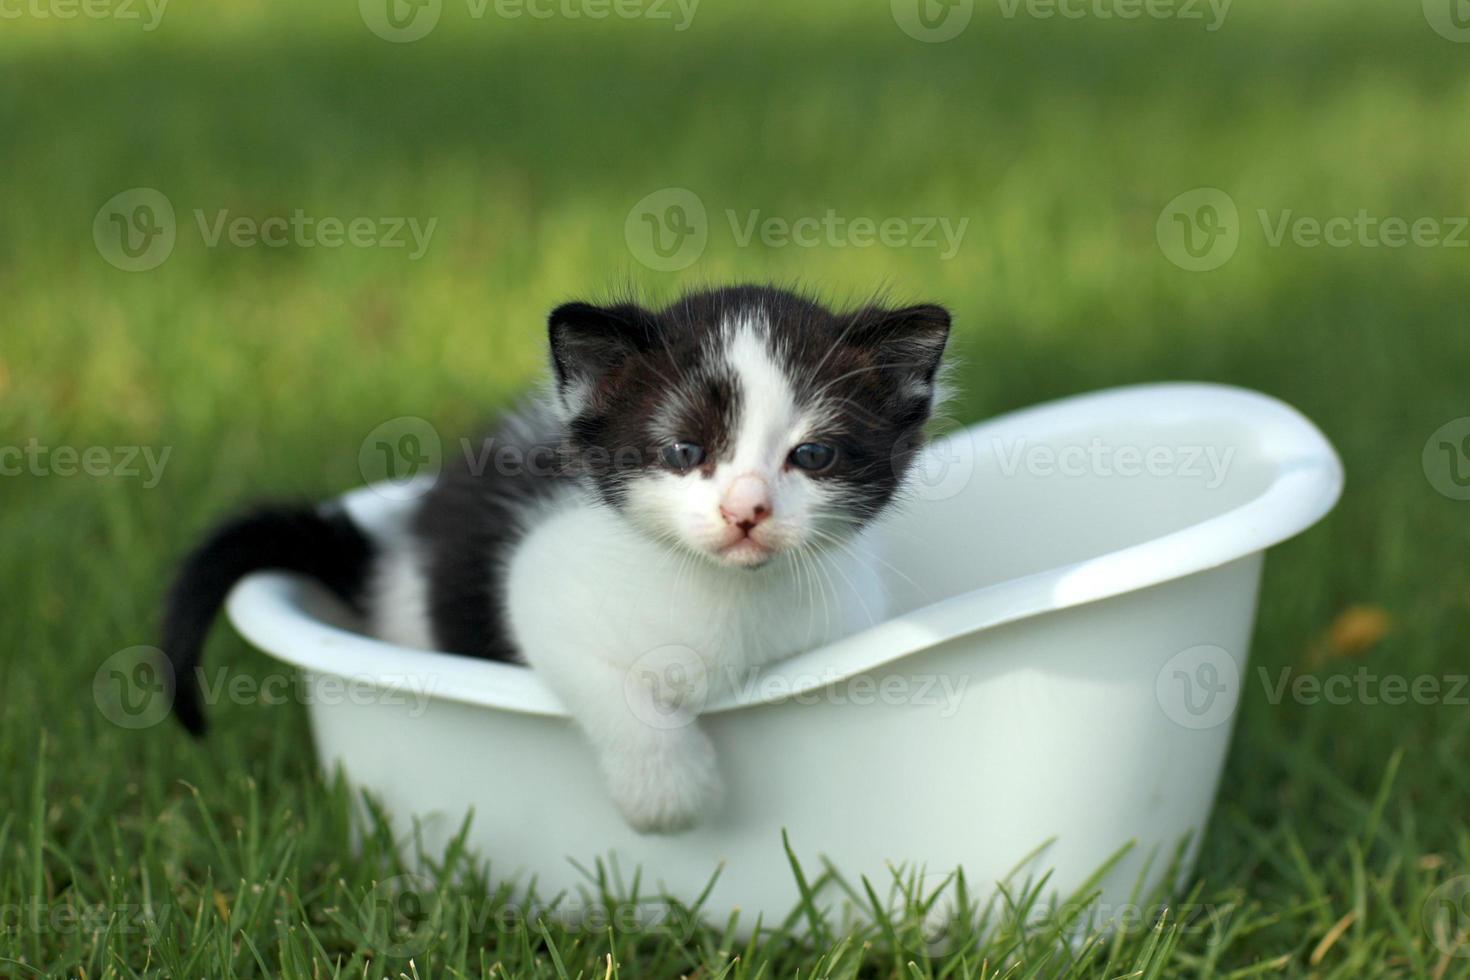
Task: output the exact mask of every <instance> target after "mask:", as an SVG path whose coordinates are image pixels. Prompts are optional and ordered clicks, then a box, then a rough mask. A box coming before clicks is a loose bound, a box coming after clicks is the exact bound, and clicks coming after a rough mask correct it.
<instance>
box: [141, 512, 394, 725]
mask: <svg viewBox="0 0 1470 980" xmlns="http://www.w3.org/2000/svg"><path fill="white" fill-rule="evenodd" d="M372 559H373V547H372V544H371V543H370V542H369V541H368V540H367V538H366V537H364V536H363V534H362V532H361V531H359V530H358V529H357V527H356V525H354V524H353V523H352V521H351V520H350V519H349V518H348V517H347V515H346V514H343V513H340V512H330V513H323V512H322V511H321V510H320V509H318V508H316V507H312V506H310V505H271V506H263V507H258V508H256V509H255V510H252V511H250V512H248V513H246V514H243V515H241V516H239V517H237V518H235V519H234V520H232V521H229V522H227V523H225V524H223V525H221V526H220V527H218V528H217V529H215V531H214V532H213V533H211V534H210V536H209V537H208V538H206V539H205V540H204V542H203V543H202V544H200V545H199V546H198V547H197V548H195V549H194V550H193V551H192V552H190V553H189V555H188V557H186V558H185V559H184V562H183V565H182V566H181V567H180V568H179V572H178V575H177V576H176V578H175V579H174V584H173V587H172V588H171V589H170V590H169V593H168V598H167V600H166V602H165V608H164V615H163V641H162V642H163V651H164V655H165V656H166V657H167V658H168V661H169V664H170V666H171V667H172V668H173V679H174V691H173V695H174V698H173V709H174V714H175V715H176V716H177V717H178V719H179V721H180V722H181V723H183V726H184V727H185V728H187V729H188V730H189V731H190V732H192V733H194V734H195V735H202V734H204V731H205V729H206V727H207V721H206V719H205V716H204V705H203V704H202V700H203V698H202V696H201V694H202V692H201V689H200V686H199V677H198V674H197V671H196V668H197V667H198V666H199V659H200V656H201V654H202V653H203V650H204V641H205V639H206V638H207V637H208V635H209V627H210V624H211V623H213V622H214V618H215V616H216V615H217V614H218V613H219V609H220V606H222V605H223V604H224V601H225V598H226V597H227V596H228V595H229V594H230V589H231V588H233V587H234V585H235V583H236V582H238V581H240V579H242V578H244V577H245V576H246V575H249V574H250V573H251V572H259V571H264V570H266V569H280V570H282V571H288V572H300V573H301V574H303V575H309V576H311V577H312V578H314V579H316V580H318V581H319V582H321V583H323V584H324V585H326V586H327V588H329V589H331V590H332V591H333V592H334V593H336V594H337V596H338V597H339V598H341V599H342V600H343V601H344V602H346V603H348V604H349V605H352V606H357V605H358V603H359V601H360V600H361V598H362V593H363V588H364V586H365V584H366V579H367V575H368V572H369V570H370V568H371V565H372Z"/></svg>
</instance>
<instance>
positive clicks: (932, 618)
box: [226, 382, 1343, 716]
mask: <svg viewBox="0 0 1470 980" xmlns="http://www.w3.org/2000/svg"><path fill="white" fill-rule="evenodd" d="M1140 411H1145V412H1147V413H1148V415H1149V417H1150V418H1151V419H1154V420H1162V421H1167V422H1170V423H1177V422H1187V421H1189V420H1190V419H1201V420H1203V419H1209V420H1212V421H1213V420H1218V419H1219V418H1221V417H1227V416H1228V417H1229V418H1230V419H1231V420H1232V421H1233V422H1236V423H1239V424H1241V425H1243V426H1244V427H1245V428H1246V429H1248V430H1250V432H1251V433H1252V434H1253V435H1254V436H1255V438H1257V439H1258V440H1259V444H1260V446H1261V448H1262V455H1263V456H1264V457H1265V458H1266V459H1268V460H1270V461H1271V462H1272V463H1273V464H1274V467H1275V476H1274V477H1273V478H1272V480H1271V482H1270V483H1269V484H1268V485H1267V486H1266V487H1264V488H1263V489H1262V490H1261V491H1260V493H1258V494H1257V495H1255V496H1254V497H1252V498H1250V499H1249V500H1246V501H1245V502H1243V503H1241V504H1238V505H1237V506H1235V507H1233V508H1230V509H1228V510H1225V511H1222V512H1220V513H1218V514H1216V515H1214V516H1212V517H1208V518H1205V519H1204V520H1201V521H1198V522H1196V523H1194V524H1190V525H1188V526H1186V527H1183V528H1180V529H1179V530H1176V531H1173V532H1170V533H1168V534H1165V535H1161V536H1159V537H1155V538H1151V539H1149V540H1147V541H1144V542H1142V543H1139V544H1135V545H1129V546H1126V547H1123V548H1120V549H1116V550H1113V551H1110V552H1106V553H1104V554H1101V555H1097V556H1094V557H1092V558H1087V559H1083V560H1081V561H1077V562H1072V563H1069V564H1064V565H1058V566H1055V567H1053V568H1050V569H1046V570H1044V571H1040V572H1036V573H1033V574H1030V575H1024V576H1020V577H1017V578H1012V579H1007V580H1005V581H1002V582H995V583H992V584H990V585H986V586H982V587H980V588H978V589H974V590H972V591H970V592H965V593H961V594H959V595H955V596H950V597H948V598H945V599H940V600H938V601H936V602H933V603H930V604H928V605H925V606H921V607H919V608H917V609H914V610H911V611H910V612H907V613H904V614H902V615H900V616H897V617H894V618H892V619H889V620H885V621H884V622H882V623H879V624H877V625H876V626H872V627H869V628H868V629H865V630H863V631H861V632H859V633H856V634H854V635H852V636H849V637H846V638H844V639H842V640H839V641H837V642H835V643H830V644H827V645H826V646H823V647H819V648H816V649H814V650H809V651H806V652H804V653H801V654H798V655H796V656H795V657H791V658H789V659H786V660H783V661H780V662H778V663H775V664H772V665H770V666H769V667H767V668H765V669H764V670H763V671H762V672H761V674H760V676H759V677H758V678H757V680H756V682H755V683H753V684H750V685H747V686H746V687H745V689H744V690H743V691H741V692H737V693H735V694H732V695H730V696H727V697H724V698H722V699H719V700H716V701H713V702H711V703H710V704H709V705H708V706H706V707H705V709H704V711H703V713H705V714H709V713H715V712H724V711H732V710H736V709H739V708H745V707H751V706H755V705H759V704H767V703H772V702H779V701H784V700H787V699H789V698H792V697H794V696H797V695H800V694H803V693H806V692H808V691H812V690H815V689H818V688H823V687H827V686H829V685H831V684H835V683H840V682H841V681H843V680H844V679H846V678H849V677H852V676H854V675H859V674H863V673H864V672H867V671H871V670H874V669H875V668H878V667H882V666H884V665H886V664H889V663H892V662H893V661H896V660H899V659H902V658H904V657H908V656H911V655H913V654H916V653H919V652H921V651H923V650H925V649H928V648H930V647H933V646H937V645H939V644H941V643H946V642H949V641H952V640H955V639H959V638H961V637H964V636H967V635H972V634H976V633H980V632H984V631H985V630H989V629H993V628H995V627H998V626H1002V625H1005V624H1007V623H1014V622H1017V621H1020V620H1024V619H1029V618H1032V617H1035V616H1039V615H1042V614H1045V613H1049V612H1055V611H1058V610H1062V609H1067V608H1070V607H1073V606H1078V605H1082V604H1085V603H1090V602H1097V601H1100V600H1103V599H1107V598H1111V597H1113V596H1119V595H1124V594H1127V593H1131V592H1136V591H1138V590H1141V589H1145V588H1148V587H1150V586H1154V585H1159V584H1162V583H1164V582H1169V581H1173V580H1175V579H1179V578H1183V577H1185V576H1188V575H1192V574H1195V573H1198V572H1203V571H1207V570H1209V569H1212V568H1217V567H1219V566H1221V565H1225V564H1228V563H1230V562H1232V561H1235V560H1237V559H1240V558H1244V557H1246V556H1248V555H1252V554H1255V553H1257V552H1260V551H1264V550H1265V549H1266V548H1269V547H1270V546H1272V545H1274V544H1277V543H1279V542H1281V541H1284V540H1286V539H1288V538H1290V537H1293V536H1295V535H1296V534H1298V533H1300V532H1301V531H1304V530H1306V529H1307V528H1308V527H1310V526H1312V525H1313V524H1315V523H1316V522H1317V521H1318V520H1320V519H1321V518H1322V517H1323V516H1325V515H1326V514H1327V513H1328V512H1329V511H1330V510H1331V509H1332V507H1333V506H1334V505H1335V504H1336V502H1337V500H1338V498H1339V496H1340V495H1341V493H1342V484H1343V472H1342V464H1341V462H1340V461H1339V459H1338V457H1337V454H1336V452H1335V451H1334V450H1333V448H1332V446H1331V444H1330V443H1329V442H1328V441H1327V439H1326V437H1325V436H1324V435H1323V434H1322V433H1321V432H1320V431H1319V430H1318V429H1317V427H1316V426H1315V425H1313V424H1312V423H1311V421H1309V420H1308V419H1307V418H1306V417H1305V416H1303V415H1302V414H1301V413H1300V412H1298V411H1297V410H1296V409H1294V408H1292V407H1291V406H1289V405H1287V404H1285V403H1284V402H1281V401H1279V400H1277V399H1275V398H1272V397H1270V396H1268V395H1263V394H1260V393H1259V392H1255V391H1250V390H1248V389H1244V388H1237V387H1232V386H1228V385H1218V384H1204V383H1190V382H1170V383H1162V384H1142V385H1130V386H1127V387H1121V388H1111V389H1105V390H1103V391H1098V392H1093V393H1089V394H1084V395H1077V396H1072V397H1069V398H1063V399H1059V400H1056V401H1052V402H1047V403H1043V404H1041V405H1037V406H1033V407H1030V408H1024V409H1020V410H1018V411H1014V412H1009V413H1006V414H1004V415H999V416H995V417H993V418H990V419H987V420H985V421H982V422H980V423H977V424H976V425H973V426H970V427H968V428H966V429H962V430H959V431H958V432H956V433H951V434H950V435H948V436H946V437H945V439H941V440H937V441H938V442H940V443H943V442H944V441H945V440H946V439H957V438H959V437H960V436H966V435H967V436H968V437H969V438H971V439H972V440H973V439H975V438H976V437H977V436H984V437H990V438H994V437H996V436H1003V435H1004V433H1005V432H1006V431H1007V430H1011V431H1014V430H1016V429H1022V428H1024V430H1025V433H1026V436H1027V438H1032V439H1036V440H1037V441H1043V440H1044V439H1045V438H1047V436H1049V435H1052V434H1056V433H1059V432H1062V431H1066V430H1075V429H1076V420H1077V418H1078V417H1079V415H1083V416H1085V417H1088V418H1091V419H1093V420H1105V419H1108V418H1111V419H1116V420H1125V419H1128V418H1136V417H1137V416H1138V414H1139V412H1140ZM341 499H343V500H348V501H353V500H355V501H357V502H358V503H359V504H360V505H361V506H363V507H365V508H366V509H368V510H369V511H370V512H371V511H372V510H379V511H380V512H382V513H386V511H385V510H383V508H385V507H386V506H388V504H387V502H386V501H384V500H383V499H382V498H381V497H376V496H375V495H373V492H372V491H371V489H369V488H367V487H360V488H357V489H355V490H352V491H350V492H349V493H347V494H345V495H344V496H343V498H341ZM316 601H333V602H334V601H335V600H334V599H331V598H330V597H329V596H328V595H327V593H326V592H325V590H324V589H322V588H321V587H320V586H318V585H317V584H315V583H313V582H311V581H309V580H307V579H305V578H302V577H300V576H297V575H293V574H289V573H283V572H259V573H256V574H253V575H250V576H248V577H246V578H245V579H243V580H242V581H241V582H239V583H238V584H237V585H236V586H235V588H234V589H233V590H232V591H231V593H230V595H229V597H228V599H227V601H226V612H227V615H228V616H229V619H230V621H231V622H232V623H233V624H234V626H235V628H236V629H237V630H238V631H239V632H240V633H241V635H243V636H244V637H245V639H246V640H247V641H249V642H250V643H251V644H252V645H253V646H255V647H257V648H259V649H261V650H263V651H265V652H266V653H268V654H270V655H271V656H273V657H275V658H277V659H279V660H282V661H284V662H286V663H289V664H292V665H294V666H296V667H299V668H302V669H304V670H307V671H311V672H313V673H317V674H327V675H335V676H338V677H344V678H351V679H352V680H353V681H354V682H366V683H368V684H372V685H375V686H377V687H380V688H384V689H390V690H391V689H401V688H403V687H404V686H405V685H407V684H409V683H410V682H409V681H408V680H406V678H408V677H423V676H425V675H428V676H431V677H433V678H434V679H435V683H434V686H433V688H432V689H431V690H429V691H427V692H426V693H428V694H429V696H430V697H432V698H436V699H443V700H449V701H456V702H460V703H463V704H470V705H477V706H480V707H486V708H497V709H500V710H504V711H513V712H519V713H522V714H532V715H550V716H566V715H567V714H568V712H567V711H566V709H565V708H564V707H563V706H562V705H561V703H560V701H559V700H558V699H557V697H556V696H555V695H554V694H553V693H552V692H551V690H550V689H549V688H547V687H546V686H545V685H544V684H542V683H541V682H540V680H539V679H538V678H537V677H536V676H535V675H534V674H533V673H532V672H531V671H529V670H527V669H526V668H524V667H522V666H516V665H512V664H505V663H499V662H495V661H487V660H477V659H474V658H470V657H463V656H458V655H455V654H447V653H438V652H432V651H422V650H412V649H408V648H406V647H399V646H396V645H393V644H390V643H385V642H383V641H381V640H376V639H373V638H371V637H367V636H363V635H361V634H358V633H354V632H352V631H350V630H347V629H343V628H340V627H338V626H335V625H333V624H330V623H328V622H325V621H323V620H321V619H319V618H317V617H315V616H313V615H312V614H311V613H310V612H309V611H308V608H307V607H308V606H309V605H311V604H312V603H313V602H316Z"/></svg>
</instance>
